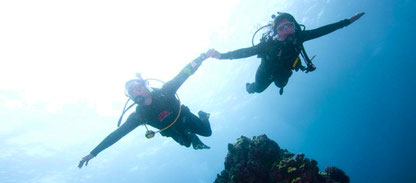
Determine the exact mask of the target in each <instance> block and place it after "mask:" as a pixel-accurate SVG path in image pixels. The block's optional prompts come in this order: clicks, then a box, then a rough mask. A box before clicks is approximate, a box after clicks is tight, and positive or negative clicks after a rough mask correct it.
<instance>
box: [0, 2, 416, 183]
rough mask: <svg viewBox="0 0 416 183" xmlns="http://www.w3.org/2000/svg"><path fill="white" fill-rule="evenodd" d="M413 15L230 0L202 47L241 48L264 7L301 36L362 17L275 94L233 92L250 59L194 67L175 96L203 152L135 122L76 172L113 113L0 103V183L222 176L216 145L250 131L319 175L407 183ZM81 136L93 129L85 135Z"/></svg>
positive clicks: (316, 49) (413, 89)
mask: <svg viewBox="0 0 416 183" xmlns="http://www.w3.org/2000/svg"><path fill="white" fill-rule="evenodd" d="M124 3H126V6H128V4H129V2H124ZM50 6H52V7H53V5H50ZM218 6H220V4H219V5H218ZM415 8H416V2H415V1H410V0H397V1H393V0H387V1H375V0H367V1H358V0H351V1H348V2H346V1H340V0H316V1H303V0H302V1H301V0H299V1H278V2H276V1H260V2H259V1H250V0H241V1H236V2H235V6H234V7H233V8H232V9H229V10H228V11H229V17H228V18H229V20H228V25H227V27H224V30H223V31H217V32H213V33H212V34H211V36H210V37H209V38H207V39H209V41H208V43H207V45H206V46H207V49H208V48H216V49H217V50H219V51H220V52H226V51H231V50H235V49H238V48H242V47H249V46H251V36H252V34H253V32H254V31H255V29H256V26H258V25H263V24H265V23H267V21H269V20H270V15H271V14H273V13H275V12H276V11H286V12H289V13H291V14H293V15H294V16H295V18H296V19H298V20H299V22H301V23H303V24H305V25H306V28H307V29H313V28H317V27H320V26H323V25H326V24H329V23H334V22H337V21H339V20H342V19H345V18H349V17H351V16H352V15H354V14H355V13H358V12H362V11H364V12H366V14H365V15H364V16H363V17H362V18H361V19H360V20H358V21H357V22H355V23H353V24H351V25H350V26H348V27H345V28H343V29H341V30H338V31H336V32H334V33H331V34H329V35H327V36H324V37H321V38H318V39H315V40H311V41H309V42H306V43H305V48H306V50H307V52H308V53H309V55H317V57H316V59H315V61H314V62H315V65H316V66H317V70H316V71H314V72H312V73H308V74H304V73H301V72H298V73H294V74H293V76H292V77H291V79H290V80H289V84H288V85H287V87H285V93H284V94H283V95H282V96H280V95H279V94H278V89H277V88H276V87H275V86H274V85H271V86H270V87H269V88H268V89H267V90H266V91H265V92H263V93H261V94H253V95H249V94H247V93H246V92H245V83H246V82H252V81H254V75H255V72H256V69H257V66H258V65H259V63H260V60H259V59H258V58H256V57H250V58H247V59H241V60H232V61H228V60H227V61H225V60H221V61H218V60H208V61H206V62H205V63H204V64H203V65H202V66H201V68H200V69H199V70H198V71H197V73H196V74H195V75H193V76H191V78H190V79H189V80H188V81H187V82H186V83H185V84H184V85H183V86H182V87H181V89H180V91H179V95H180V96H181V100H182V102H183V103H184V104H186V105H187V106H189V107H190V109H191V111H192V112H194V113H196V112H197V111H198V110H204V111H207V112H210V113H211V126H212V129H213V135H212V136H211V137H208V138H201V139H202V140H203V141H204V142H205V143H206V144H208V145H210V146H211V149H210V150H203V151H195V150H193V149H191V148H184V147H181V146H179V145H178V144H176V143H175V142H173V141H172V140H170V139H167V138H163V137H160V136H158V137H157V138H154V139H151V140H146V139H145V138H144V137H143V134H144V128H142V127H139V128H137V129H136V130H134V131H133V132H131V133H130V134H129V135H127V136H126V137H124V138H123V139H122V140H120V141H119V142H118V143H117V144H115V145H113V146H112V147H110V148H108V149H106V150H105V151H103V152H102V153H101V154H99V156H97V157H96V158H94V159H93V160H91V161H90V164H89V165H88V166H87V167H84V168H82V169H80V170H79V169H78V168H77V167H76V166H77V165H78V161H79V160H80V159H81V158H82V157H83V156H84V155H86V154H88V153H89V152H90V150H92V149H93V148H94V147H95V146H96V145H97V144H98V143H99V142H100V141H101V140H102V139H103V138H104V137H105V136H106V135H107V134H109V133H110V132H111V131H112V130H114V129H115V123H116V120H117V119H118V116H101V115H99V114H97V113H96V111H95V110H94V109H93V108H91V106H89V104H87V103H86V102H84V101H82V100H81V101H80V102H77V103H75V104H72V105H67V106H65V107H64V108H63V109H62V110H61V112H58V113H54V114H51V113H49V112H46V111H43V110H36V106H35V108H32V109H24V110H17V109H14V108H7V107H4V106H3V105H2V106H1V108H0V109H1V110H0V116H1V120H0V121H1V122H0V123H1V124H2V125H3V126H4V128H3V130H0V139H2V140H0V154H1V155H0V162H1V163H0V182H5V183H14V182H45V183H46V182H54V183H56V182H58V183H60V182H68V183H69V182H70V183H72V182H101V183H110V182H154V183H159V182H200V183H205V182H213V181H214V180H215V178H216V174H218V173H220V172H221V170H223V169H224V166H223V162H224V158H225V156H226V153H227V143H233V142H235V139H236V138H238V137H240V136H241V135H244V136H247V137H252V136H257V135H260V134H266V135H267V136H268V137H269V138H270V139H272V140H274V141H276V142H277V143H278V144H279V146H280V147H281V148H284V149H288V150H289V151H291V152H293V153H299V152H302V153H304V154H305V155H306V157H308V158H311V159H315V160H317V161H318V163H319V164H318V165H319V167H320V170H321V171H323V170H324V168H325V167H326V166H336V167H338V168H340V169H342V170H344V171H345V172H346V174H347V175H349V176H350V179H351V182H386V183H388V182H414V180H416V175H415V174H414V173H413V170H414V167H413V165H414V164H415V163H416V158H415V156H414V154H415V153H416V145H415V144H416V143H415V140H416V134H415V133H414V132H415V131H416V125H415V118H416V114H415V110H414V107H413V106H412V105H413V104H415V102H416V95H415V93H416V80H415V76H416V74H415V72H414V68H416V50H415V47H414V46H413V43H414V41H416V39H415V36H414V35H413V33H414V32H415V31H416V27H415V23H416V20H415V19H414V17H416V13H415V11H414V9H415ZM91 11H92V12H94V10H91ZM155 11H157V10H155ZM183 11H187V10H186V9H185V10H183ZM192 12H194V11H192ZM212 14H215V10H213V11H212ZM189 16H192V15H189ZM195 16H197V15H195ZM213 17H214V16H213ZM217 18H218V17H217ZM176 21H179V20H176ZM212 21H215V19H214V18H213V20H212ZM210 23H212V22H209V21H207V22H206V23H205V25H206V26H207V27H209V25H210ZM108 36H112V35H108ZM189 36H198V34H194V35H189ZM103 44H105V43H103ZM189 44H191V43H189ZM129 51H134V50H129ZM186 51H187V50H180V52H181V53H182V52H186ZM203 51H205V50H201V51H200V52H203ZM200 52H198V53H200ZM72 54H77V53H72ZM186 54H187V55H186V56H184V58H192V57H193V56H195V55H197V53H192V54H191V53H186ZM181 64H182V63H181ZM180 67H182V65H181V66H180ZM174 72H179V70H177V71H174ZM152 77H153V76H152ZM154 77H157V76H154ZM1 94H2V96H6V97H7V98H18V96H16V94H15V93H13V92H11V93H9V92H7V91H6V90H1ZM109 98H110V97H109ZM0 100H1V101H2V102H3V101H4V100H5V99H4V98H1V97H0ZM103 100H106V99H103ZM122 100H124V98H122V99H120V101H121V102H119V103H116V104H115V106H116V107H115V108H117V109H118V108H121V107H122V103H123V102H124V101H122ZM39 105H41V104H39ZM120 110H121V109H120ZM75 121H77V122H76V123H75ZM65 129H71V130H65ZM36 131H38V132H39V131H41V132H42V134H40V135H39V134H37V133H36ZM90 131H94V132H96V131H99V132H100V133H98V134H97V135H94V136H93V137H91V136H89V135H88V133H91V132H90ZM95 134H96V133H95ZM63 136H65V138H62V137H63ZM56 138H57V139H63V140H59V141H58V142H56V141H53V139H56ZM71 139H77V140H71Z"/></svg>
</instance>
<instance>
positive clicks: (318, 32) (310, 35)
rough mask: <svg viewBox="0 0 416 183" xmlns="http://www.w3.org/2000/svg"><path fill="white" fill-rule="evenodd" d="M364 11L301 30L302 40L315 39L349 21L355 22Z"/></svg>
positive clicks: (346, 24)
mask: <svg viewBox="0 0 416 183" xmlns="http://www.w3.org/2000/svg"><path fill="white" fill-rule="evenodd" d="M364 14H365V13H364V12H362V13H359V14H356V15H354V16H352V17H351V18H349V19H345V20H341V21H339V22H337V23H333V24H329V25H326V26H323V27H320V28H317V29H313V30H307V31H303V32H301V39H302V41H309V40H311V39H315V38H318V37H321V36H324V35H327V34H329V33H331V32H334V31H336V30H338V29H340V28H343V27H345V26H348V25H350V24H351V23H353V22H355V21H356V20H358V19H359V18H360V17H361V16H363V15H364Z"/></svg>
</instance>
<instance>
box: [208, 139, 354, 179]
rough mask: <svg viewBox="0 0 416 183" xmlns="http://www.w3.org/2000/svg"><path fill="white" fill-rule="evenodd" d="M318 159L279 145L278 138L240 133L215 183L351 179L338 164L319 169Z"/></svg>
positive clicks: (230, 146) (231, 146)
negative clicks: (249, 135) (273, 139)
mask: <svg viewBox="0 0 416 183" xmlns="http://www.w3.org/2000/svg"><path fill="white" fill-rule="evenodd" d="M317 164H318V162H317V161H315V160H310V159H308V158H305V155H304V154H302V153H299V154H297V155H296V156H295V155H294V154H293V153H291V152H289V151H287V150H282V149H280V147H279V145H277V143H276V142H274V141H272V140H270V139H269V138H267V136H266V135H260V136H257V137H253V138H252V139H249V138H247V137H244V136H241V137H240V138H238V139H237V142H236V143H235V144H228V154H227V157H226V158H225V162H224V167H225V169H224V170H223V171H222V172H221V174H218V175H217V178H216V180H215V183H262V182H267V183H278V182H282V183H349V181H350V180H349V177H348V176H347V175H346V174H345V173H344V172H343V171H342V170H340V169H338V168H336V167H327V168H326V169H325V172H319V168H318V167H317Z"/></svg>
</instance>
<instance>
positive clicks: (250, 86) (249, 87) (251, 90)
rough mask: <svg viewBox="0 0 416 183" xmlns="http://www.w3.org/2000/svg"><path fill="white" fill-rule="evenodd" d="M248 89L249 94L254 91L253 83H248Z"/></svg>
mask: <svg viewBox="0 0 416 183" xmlns="http://www.w3.org/2000/svg"><path fill="white" fill-rule="evenodd" d="M246 91H247V92H248V93H249V94H252V93H254V91H253V86H252V84H250V83H246Z"/></svg>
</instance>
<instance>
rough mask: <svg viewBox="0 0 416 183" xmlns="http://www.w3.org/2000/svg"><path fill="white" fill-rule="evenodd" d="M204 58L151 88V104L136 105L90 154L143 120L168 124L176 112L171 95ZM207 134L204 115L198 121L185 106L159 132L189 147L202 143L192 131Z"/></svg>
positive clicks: (173, 98)
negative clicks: (125, 118) (158, 87)
mask: <svg viewBox="0 0 416 183" xmlns="http://www.w3.org/2000/svg"><path fill="white" fill-rule="evenodd" d="M205 59H206V57H205V55H201V56H200V57H198V58H196V59H195V60H193V61H192V62H191V63H189V64H188V65H186V66H185V68H184V69H182V71H181V72H180V73H179V74H178V75H177V76H176V77H175V78H173V79H172V80H170V81H168V82H166V83H165V84H164V85H163V86H162V88H161V89H154V90H153V91H152V92H151V96H152V103H151V104H150V105H139V106H137V107H136V111H135V112H133V113H132V114H130V116H129V117H128V118H127V120H126V122H125V123H123V125H121V126H120V127H119V128H117V130H115V131H114V132H112V133H111V134H110V135H108V136H107V137H106V138H105V139H104V140H103V141H102V142H101V143H100V144H99V145H98V146H97V147H96V148H94V150H92V151H91V154H92V155H94V156H96V155H97V154H98V153H100V152H101V151H103V150H104V149H106V148H108V147H109V146H111V145H113V144H114V143H116V142H117V141H118V140H120V139H121V138H122V137H123V136H125V135H126V134H128V133H129V132H131V131H132V130H134V129H135V128H136V127H138V126H139V125H142V124H145V123H146V124H148V125H150V126H152V127H155V128H157V129H162V128H165V127H167V126H168V125H170V124H171V123H172V122H173V121H174V120H175V119H176V117H177V115H178V112H179V101H178V99H177V98H176V97H175V94H176V91H177V90H178V89H179V87H180V86H181V85H182V84H183V83H184V82H185V80H186V79H188V77H189V76H190V75H192V74H193V73H194V72H195V71H196V70H197V69H198V67H199V66H200V65H201V63H202V61H204V60H205ZM211 133H212V132H211V125H210V123H209V121H208V118H202V120H201V119H200V118H199V117H197V116H195V115H194V114H192V113H191V112H190V110H189V108H188V107H186V106H185V105H182V106H181V112H180V115H179V118H178V120H177V121H176V123H175V124H173V125H172V126H171V127H170V128H168V129H167V130H165V131H162V132H161V134H162V135H163V136H167V137H172V138H173V139H174V140H175V141H176V142H178V143H179V144H181V145H184V146H186V147H189V146H190V145H191V144H193V145H195V144H194V143H202V142H201V141H200V140H199V138H198V136H196V135H195V134H198V135H201V136H211Z"/></svg>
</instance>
